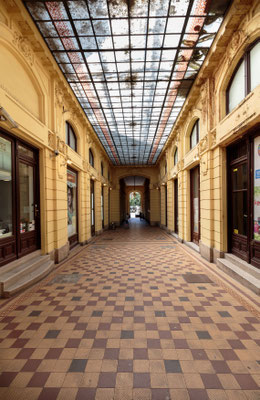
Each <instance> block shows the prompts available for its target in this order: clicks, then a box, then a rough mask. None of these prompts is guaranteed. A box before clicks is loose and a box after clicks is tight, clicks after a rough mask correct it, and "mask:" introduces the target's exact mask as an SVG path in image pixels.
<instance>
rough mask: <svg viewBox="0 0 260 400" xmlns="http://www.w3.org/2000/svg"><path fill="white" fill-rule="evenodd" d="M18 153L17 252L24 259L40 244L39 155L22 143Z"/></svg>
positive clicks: (18, 146) (18, 143) (19, 145)
mask: <svg viewBox="0 0 260 400" xmlns="http://www.w3.org/2000/svg"><path fill="white" fill-rule="evenodd" d="M16 153H17V158H16V165H17V168H16V172H17V174H16V183H17V184H16V187H17V218H18V223H17V228H18V229H17V250H18V257H22V256H24V255H26V254H28V253H31V252H32V251H35V250H37V249H38V248H39V244H40V243H39V242H40V199H39V187H38V182H39V179H38V154H37V153H36V152H34V151H33V150H32V149H31V148H28V147H27V146H25V145H24V144H22V143H20V142H17V151H16Z"/></svg>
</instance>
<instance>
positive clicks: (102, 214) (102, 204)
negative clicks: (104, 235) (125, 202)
mask: <svg viewBox="0 0 260 400" xmlns="http://www.w3.org/2000/svg"><path fill="white" fill-rule="evenodd" d="M104 218H105V215H104V187H103V186H102V187H101V221H102V229H104Z"/></svg>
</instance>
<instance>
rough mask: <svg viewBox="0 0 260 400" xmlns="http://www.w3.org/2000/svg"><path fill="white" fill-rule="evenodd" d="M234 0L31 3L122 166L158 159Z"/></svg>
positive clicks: (94, 123) (69, 79)
mask: <svg viewBox="0 0 260 400" xmlns="http://www.w3.org/2000/svg"><path fill="white" fill-rule="evenodd" d="M230 2H231V0H213V1H210V0H85V1H84V0H74V1H68V0H67V1H60V0H58V1H36V0H34V1H33V0H31V1H24V4H25V6H26V7H27V9H28V11H29V13H30V15H31V17H32V19H33V20H34V22H35V24H36V26H37V27H38V29H39V31H40V32H41V34H42V36H43V38H44V40H45V42H46V44H47V45H48V47H49V49H50V51H51V52H52V54H53V57H54V58H55V60H56V62H57V63H58V65H59V67H60V69H61V71H62V72H63V74H64V76H65V78H66V79H67V82H68V83H69V85H70V87H71V88H72V90H73V92H74V94H75V96H76V97H77V99H78V101H79V103H80V105H81V107H82V108H83V110H84V112H85V114H86V116H87V117H88V120H89V121H90V123H91V124H92V126H93V128H94V130H95V132H96V134H97V135H98V137H99V139H100V142H101V143H102V145H103V147H104V148H105V150H106V152H107V154H108V156H109V157H110V159H111V161H112V163H113V164H114V165H149V164H155V163H156V160H157V159H158V156H159V154H160V153H161V151H162V149H163V146H164V144H165V142H166V140H167V138H168V137H169V134H170V132H171V130H172V127H173V125H174V123H175V121H176V119H177V117H178V114H179V112H180V110H181V108H182V106H183V104H184V102H185V99H186V97H187V95H188V93H189V90H190V88H191V86H192V84H193V82H194V80H195V78H196V76H197V74H198V72H199V70H200V68H201V66H202V64H203V61H204V59H205V57H206V55H207V53H208V51H209V49H210V46H211V44H212V42H213V40H214V38H215V36H216V34H217V32H218V30H219V27H220V25H221V22H222V20H223V17H224V14H225V12H226V10H227V7H228V6H229V3H230Z"/></svg>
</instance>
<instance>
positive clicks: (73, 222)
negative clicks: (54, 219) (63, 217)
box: [67, 168, 78, 249]
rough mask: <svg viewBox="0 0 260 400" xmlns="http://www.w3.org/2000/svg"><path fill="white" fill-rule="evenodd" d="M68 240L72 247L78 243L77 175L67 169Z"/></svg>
mask: <svg viewBox="0 0 260 400" xmlns="http://www.w3.org/2000/svg"><path fill="white" fill-rule="evenodd" d="M67 201H68V222H67V229H68V240H69V243H70V248H71V249H72V248H73V247H74V246H76V245H77V243H78V175H77V172H76V171H74V170H73V169H70V168H68V169H67Z"/></svg>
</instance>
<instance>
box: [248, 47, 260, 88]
mask: <svg viewBox="0 0 260 400" xmlns="http://www.w3.org/2000/svg"><path fill="white" fill-rule="evenodd" d="M259 64H260V42H259V43H257V44H256V45H255V46H254V48H253V49H252V50H251V51H250V78H251V90H254V88H256V87H257V85H259V84H260V74H259Z"/></svg>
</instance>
